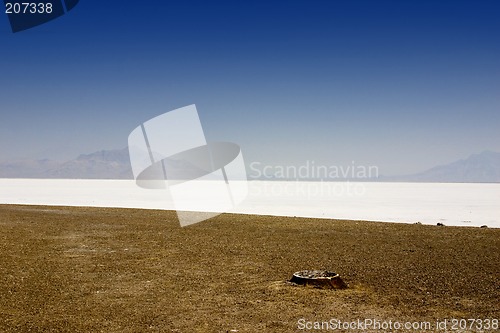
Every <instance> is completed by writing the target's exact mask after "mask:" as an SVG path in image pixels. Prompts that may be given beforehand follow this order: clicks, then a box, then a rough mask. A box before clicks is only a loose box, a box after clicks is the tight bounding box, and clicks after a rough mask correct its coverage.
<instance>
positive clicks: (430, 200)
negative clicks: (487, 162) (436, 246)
mask: <svg viewBox="0 0 500 333" xmlns="http://www.w3.org/2000/svg"><path fill="white" fill-rule="evenodd" d="M247 185H248V195H247V197H246V199H245V200H244V201H243V202H242V203H241V204H239V205H238V206H237V207H236V208H234V209H232V210H231V212H234V213H242V214H258V215H277V216H300V217H316V218H335V219H347V220H368V221H383V222H403V223H415V222H421V223H423V224H434V225H435V224H436V223H443V224H445V225H454V226H476V227H477V226H482V225H487V226H488V227H493V228H500V184H449V183H446V184H444V183H358V182H351V183H349V182H330V183H327V182H278V181H250V182H248V183H247ZM0 204H29V205H57V206H90V207H123V208H145V209H175V205H174V202H173V200H172V199H171V197H170V195H169V192H168V190H147V189H142V188H140V187H138V186H136V185H135V182H134V181H131V180H130V181H129V180H52V179H50V180H49V179H47V180H45V179H0Z"/></svg>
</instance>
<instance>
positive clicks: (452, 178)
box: [381, 151, 500, 183]
mask: <svg viewBox="0 0 500 333" xmlns="http://www.w3.org/2000/svg"><path fill="white" fill-rule="evenodd" d="M381 180H383V181H405V182H425V183H437V182H440V183H500V153H496V152H492V151H484V152H482V153H480V154H474V155H471V156H469V157H468V158H466V159H463V160H459V161H456V162H453V163H450V164H446V165H440V166H436V167H434V168H431V169H429V170H426V171H424V172H421V173H417V174H414V175H406V176H399V177H382V179H381Z"/></svg>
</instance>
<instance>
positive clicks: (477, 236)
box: [0, 205, 500, 333]
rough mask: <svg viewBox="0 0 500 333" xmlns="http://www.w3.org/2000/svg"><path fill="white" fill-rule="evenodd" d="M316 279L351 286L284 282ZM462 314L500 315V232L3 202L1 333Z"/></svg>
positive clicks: (229, 328)
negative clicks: (330, 277)
mask: <svg viewBox="0 0 500 333" xmlns="http://www.w3.org/2000/svg"><path fill="white" fill-rule="evenodd" d="M305 269H325V270H330V271H334V272H336V273H339V274H340V275H341V277H342V279H343V280H344V281H345V282H346V283H347V284H348V285H349V288H347V289H344V290H323V289H316V288H312V287H304V286H297V285H294V284H292V283H289V282H287V280H289V279H290V278H291V276H292V273H294V272H296V271H300V270H305ZM451 318H459V319H469V318H472V319H497V320H498V319H500V229H488V228H459V227H447V226H443V227H438V226H425V225H413V224H394V223H375V222H362V221H339V220H323V219H306V218H293V217H272V216H254V215H233V214H223V215H220V216H218V217H215V218H212V219H210V220H207V221H204V222H202V223H199V224H195V225H192V226H189V227H185V228H181V227H180V226H179V224H178V222H177V217H176V214H175V212H171V211H155V210H135V209H111V208H106V209H104V208H70V207H40V206H7V205H4V206H0V332H72V333H73V332H301V331H314V332H319V330H302V329H301V327H300V325H299V323H305V322H310V323H311V325H312V323H314V322H324V321H330V319H338V320H341V321H354V320H358V319H360V320H364V319H374V320H379V321H389V320H391V321H393V322H394V321H398V322H412V321H429V322H432V323H435V322H436V320H444V319H451ZM301 320H302V321H301ZM449 328H450V327H449V326H448V330H449V331H451V329H449ZM476 328H477V327H476ZM330 331H334V332H342V331H350V332H351V331H354V330H352V329H347V330H341V329H336V330H330ZM383 331H387V330H378V329H375V328H373V329H367V330H364V331H363V332H383ZM403 331H407V330H400V332H403ZM414 331H423V330H414ZM431 331H433V332H434V331H439V330H438V329H435V328H434V327H433V329H432V330H431ZM462 331H464V330H462ZM465 331H466V332H470V331H480V330H478V329H474V327H473V328H471V329H467V330H465ZM494 331H496V332H498V331H499V330H486V332H494ZM359 332H361V331H359Z"/></svg>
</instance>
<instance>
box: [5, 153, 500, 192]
mask: <svg viewBox="0 0 500 333" xmlns="http://www.w3.org/2000/svg"><path fill="white" fill-rule="evenodd" d="M0 178H49V179H50V178H52V179H56V178H60V179H133V175H132V169H131V166H130V159H129V153H128V149H127V148H124V149H117V150H102V151H98V152H95V153H92V154H84V155H80V156H78V157H77V158H76V159H74V160H70V161H66V162H56V161H51V160H47V159H42V160H21V161H13V162H0ZM377 181H396V182H430V183H433V182H444V183H447V182H448V183H500V153H497V152H492V151H484V152H482V153H480V154H474V155H471V156H470V157H468V158H466V159H463V160H459V161H456V162H453V163H450V164H446V165H441V166H436V167H434V168H431V169H429V170H427V171H424V172H421V173H417V174H414V175H405V176H397V177H388V176H381V177H380V178H378V179H377Z"/></svg>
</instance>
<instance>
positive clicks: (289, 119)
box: [0, 0, 500, 174]
mask: <svg viewBox="0 0 500 333" xmlns="http://www.w3.org/2000/svg"><path fill="white" fill-rule="evenodd" d="M104 3H105V4H104ZM104 3H103V1H95V0H81V1H80V3H79V5H78V6H77V7H75V8H74V9H73V10H72V11H70V12H69V13H67V14H66V15H64V16H62V17H60V18H58V19H56V20H54V21H51V22H49V23H47V24H44V25H41V26H38V27H36V28H33V29H30V30H26V31H23V32H19V33H16V34H13V33H12V32H11V31H10V27H9V24H8V19H7V16H6V15H5V14H1V13H0V14H1V15H0V50H1V53H0V54H1V58H0V59H1V61H0V73H1V74H0V75H1V76H0V116H1V121H0V160H12V159H18V158H41V157H49V158H60V159H64V158H71V157H75V156H77V155H79V154H80V153H90V152H93V151H96V150H101V149H114V148H123V147H125V146H126V145H127V137H128V134H129V133H130V131H132V130H133V129H134V128H135V127H136V126H137V125H139V124H140V123H142V122H144V121H146V120H148V119H150V118H152V117H154V116H156V115H159V114H161V113H164V112H166V111H168V110H172V109H174V108H178V107H182V106H185V105H189V104H196V105H197V107H198V112H199V114H200V118H201V121H202V124H203V126H204V129H205V133H206V136H207V139H208V140H210V141H231V142H236V143H238V144H240V146H241V147H242V149H243V154H244V157H245V160H246V162H247V163H251V162H253V161H258V162H261V163H263V164H273V165H288V164H303V163H304V162H305V161H306V160H310V161H311V160H314V161H315V162H316V163H323V164H335V165H349V164H351V162H352V161H355V163H356V164H358V165H362V164H364V165H377V166H379V168H380V172H381V173H383V174H404V173H413V172H417V171H421V170H424V169H426V168H429V167H432V166H435V165H436V164H442V163H447V162H451V161H454V160H456V159H459V158H464V157H467V156H468V155H470V154H472V153H477V152H481V151H483V150H495V151H500V37H499V36H500V20H499V19H498V17H500V3H499V2H497V1H480V2H477V1H282V2H278V1H275V2H270V1H249V2H237V1H231V2H222V1H217V2H215V3H209V2H207V1H200V2H193V1H179V2H171V1H140V2H125V1H114V0H110V1H105V2H104Z"/></svg>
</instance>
